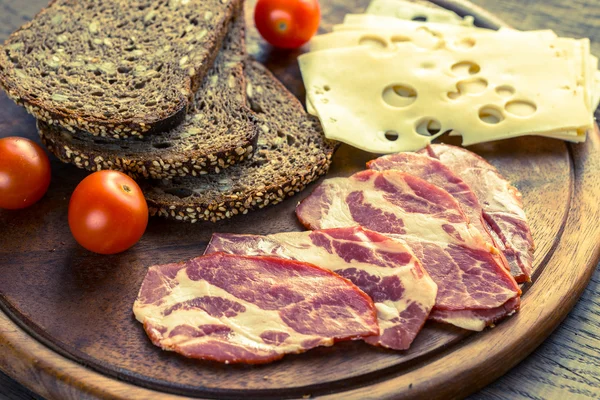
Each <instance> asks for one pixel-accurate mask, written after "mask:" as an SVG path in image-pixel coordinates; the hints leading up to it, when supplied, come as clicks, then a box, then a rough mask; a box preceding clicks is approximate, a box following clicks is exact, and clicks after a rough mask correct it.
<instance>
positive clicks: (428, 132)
mask: <svg viewBox="0 0 600 400" xmlns="http://www.w3.org/2000/svg"><path fill="white" fill-rule="evenodd" d="M415 130H416V131H417V133H418V134H419V135H422V136H432V135H435V134H437V133H439V132H440V131H441V130H442V125H441V124H440V122H439V121H438V120H436V119H434V118H430V117H426V118H423V119H421V120H420V121H419V122H418V123H417V126H416V128H415Z"/></svg>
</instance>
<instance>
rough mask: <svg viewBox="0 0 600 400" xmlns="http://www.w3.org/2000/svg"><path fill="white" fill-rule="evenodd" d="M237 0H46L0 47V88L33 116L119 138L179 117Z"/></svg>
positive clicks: (154, 129)
mask: <svg viewBox="0 0 600 400" xmlns="http://www.w3.org/2000/svg"><path fill="white" fill-rule="evenodd" d="M241 8H242V0H169V1H160V0H152V1H150V0H130V1H114V0H95V1H84V0H54V1H52V2H51V3H50V5H49V6H48V7H47V8H46V9H44V10H42V11H41V12H40V13H39V14H38V15H37V16H36V17H35V18H34V19H33V20H32V21H31V22H29V23H27V24H25V25H24V26H23V27H21V28H20V29H19V30H17V31H16V32H15V33H13V34H12V35H11V36H10V37H9V38H8V39H7V41H6V42H5V43H4V45H3V46H2V47H1V48H0V86H2V87H3V88H4V89H5V90H6V92H7V93H8V95H9V97H11V98H12V99H13V100H14V101H16V102H17V103H18V104H20V105H23V106H24V107H25V108H26V109H27V110H28V111H29V112H30V113H31V114H33V115H34V116H35V117H36V118H37V119H39V120H41V121H44V122H45V123H47V124H49V125H59V126H61V127H63V128H65V129H67V130H68V131H70V132H76V131H78V130H82V131H85V132H89V133H91V134H93V135H97V136H105V137H107V136H110V137H120V138H127V137H131V136H137V137H140V136H144V135H149V134H153V133H156V132H162V131H165V130H169V129H171V128H173V127H175V126H177V125H179V124H180V123H182V122H183V121H184V118H185V115H186V113H187V110H188V106H189V105H190V103H191V101H192V98H193V94H194V93H195V92H196V91H197V89H198V88H199V87H200V86H201V84H202V82H203V80H204V77H205V76H206V73H207V71H208V69H209V68H210V66H211V65H212V64H213V61H214V59H215V57H216V55H217V52H218V50H219V48H220V46H221V42H222V40H223V38H224V37H225V34H226V32H227V31H228V27H229V25H230V23H231V20H232V19H233V18H234V16H235V15H237V14H238V13H239V12H240V10H241Z"/></svg>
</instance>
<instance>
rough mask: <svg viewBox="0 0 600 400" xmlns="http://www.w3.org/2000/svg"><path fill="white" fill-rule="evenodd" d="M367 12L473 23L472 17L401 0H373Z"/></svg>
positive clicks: (408, 18) (454, 22)
mask: <svg viewBox="0 0 600 400" xmlns="http://www.w3.org/2000/svg"><path fill="white" fill-rule="evenodd" d="M367 14H373V15H383V16H390V17H395V18H400V19H406V20H421V21H427V22H441V23H445V24H453V25H465V26H472V25H473V17H472V16H467V17H465V18H461V17H460V16H459V15H458V14H456V13H454V12H452V11H450V10H446V9H444V8H439V7H434V6H429V7H428V6H425V5H422V4H418V3H413V2H410V1H403V0H373V1H372V2H371V4H369V7H368V8H367Z"/></svg>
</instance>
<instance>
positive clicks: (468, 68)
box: [450, 61, 481, 77]
mask: <svg viewBox="0 0 600 400" xmlns="http://www.w3.org/2000/svg"><path fill="white" fill-rule="evenodd" d="M450 70H451V71H452V72H453V73H454V75H456V76H458V77H466V76H469V75H475V74H477V73H479V71H481V67H480V66H479V64H477V63H474V62H472V61H461V62H457V63H456V64H454V65H452V67H450Z"/></svg>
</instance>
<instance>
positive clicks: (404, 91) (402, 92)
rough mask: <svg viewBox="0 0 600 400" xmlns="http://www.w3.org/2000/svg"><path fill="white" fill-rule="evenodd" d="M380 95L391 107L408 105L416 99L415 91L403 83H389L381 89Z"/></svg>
mask: <svg viewBox="0 0 600 400" xmlns="http://www.w3.org/2000/svg"><path fill="white" fill-rule="evenodd" d="M382 97H383V101H385V102H386V103H387V104H388V105H390V106H392V107H408V106H409V105H411V104H412V103H414V102H415V101H416V100H417V91H416V90H415V89H414V88H412V87H410V86H408V85H405V84H395V85H389V86H388V87H386V88H385V89H384V90H383V94H382Z"/></svg>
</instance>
